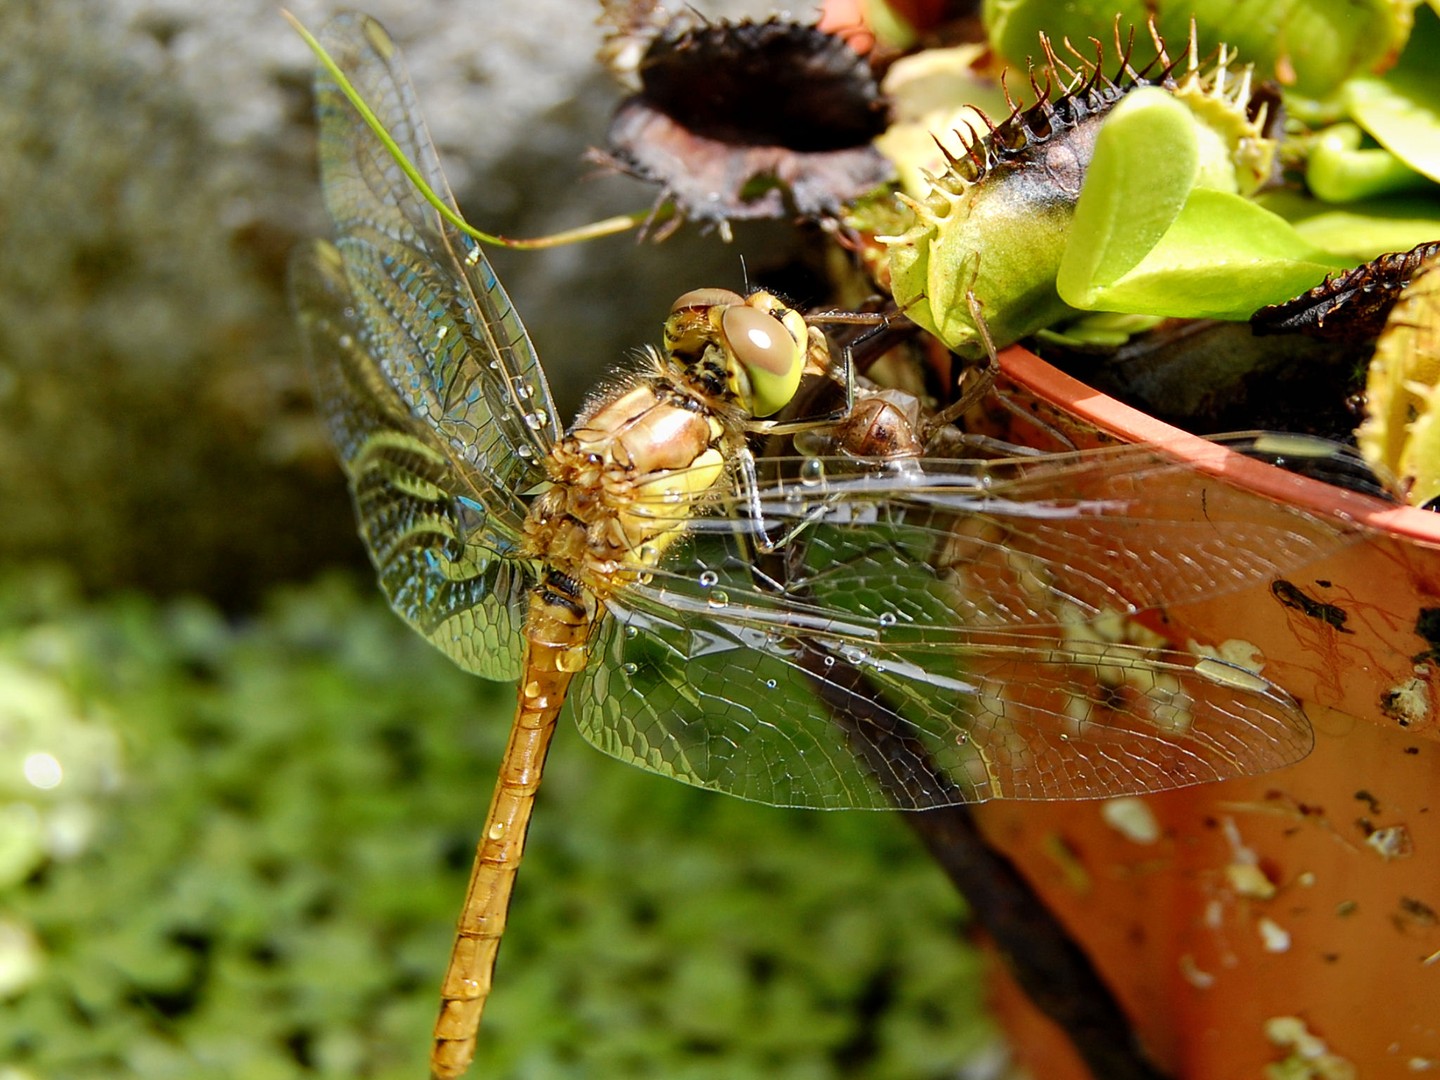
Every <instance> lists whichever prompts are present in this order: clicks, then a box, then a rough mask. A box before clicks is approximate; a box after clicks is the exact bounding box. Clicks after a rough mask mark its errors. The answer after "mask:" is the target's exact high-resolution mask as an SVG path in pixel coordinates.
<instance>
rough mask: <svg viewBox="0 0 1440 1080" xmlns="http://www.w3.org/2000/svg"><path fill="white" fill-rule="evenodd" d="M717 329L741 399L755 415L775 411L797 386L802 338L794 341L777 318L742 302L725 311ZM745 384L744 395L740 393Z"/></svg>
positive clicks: (802, 354) (802, 360)
mask: <svg viewBox="0 0 1440 1080" xmlns="http://www.w3.org/2000/svg"><path fill="white" fill-rule="evenodd" d="M787 313H788V312H787ZM797 318H798V315H797ZM720 326H721V329H722V330H723V331H724V333H725V344H726V346H727V347H728V349H729V351H730V355H731V356H732V357H733V358H734V360H735V363H736V364H737V365H738V366H739V370H737V371H733V372H732V379H733V380H734V382H735V384H736V385H737V390H739V391H740V398H741V400H742V401H745V402H746V403H747V404H748V405H749V407H750V411H751V413H752V414H753V415H755V416H770V415H771V414H773V413H777V412H779V411H780V410H781V409H783V408H784V407H785V406H786V405H788V404H789V403H790V399H791V398H793V397H794V396H795V391H796V390H797V389H798V388H799V386H800V375H801V374H802V372H803V371H804V369H805V344H804V343H805V341H806V340H807V339H806V337H805V336H803V335H802V337H801V338H800V339H799V340H797V339H796V337H795V335H794V334H793V333H792V332H791V330H790V329H789V327H787V326H786V325H785V323H783V322H781V320H780V319H778V318H776V317H775V316H774V315H772V314H770V313H769V312H767V311H762V310H760V309H759V308H757V307H752V306H750V305H749V304H743V303H742V304H736V305H734V306H732V307H729V308H726V309H725V313H724V315H723V316H722V317H721V321H720ZM802 326H803V323H802ZM747 383H748V386H749V393H748V394H746V393H744V391H743V388H744V387H745V385H746V384H747Z"/></svg>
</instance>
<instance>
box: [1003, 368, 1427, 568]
mask: <svg viewBox="0 0 1440 1080" xmlns="http://www.w3.org/2000/svg"><path fill="white" fill-rule="evenodd" d="M1000 368H1001V370H1002V371H1003V372H1004V373H1005V374H1006V375H1007V376H1008V377H1009V378H1010V379H1011V380H1012V381H1014V382H1016V383H1018V384H1019V385H1021V386H1023V387H1024V388H1025V389H1027V390H1029V391H1030V392H1031V393H1033V394H1034V395H1035V396H1036V397H1038V398H1040V399H1042V400H1044V401H1048V402H1050V403H1051V404H1054V405H1056V406H1059V407H1061V408H1063V409H1064V410H1065V411H1066V412H1067V413H1071V414H1073V415H1074V416H1076V417H1078V418H1080V419H1081V420H1083V421H1085V422H1086V423H1088V424H1090V425H1092V426H1094V427H1095V428H1097V429H1099V430H1100V431H1102V432H1104V433H1106V434H1108V435H1111V436H1113V437H1114V438H1117V439H1120V440H1122V441H1124V442H1148V443H1157V444H1159V445H1162V446H1164V447H1165V449H1166V450H1167V451H1168V452H1171V453H1174V454H1176V455H1177V456H1178V457H1180V458H1182V459H1184V460H1187V461H1189V462H1190V463H1191V464H1193V465H1194V467H1195V468H1197V469H1200V470H1201V471H1203V472H1207V473H1210V474H1212V475H1215V476H1224V477H1225V478H1226V479H1227V480H1229V481H1231V482H1233V483H1235V484H1237V485H1239V486H1241V487H1244V488H1247V489H1249V490H1251V491H1254V492H1255V493H1256V494H1259V495H1264V496H1266V497H1268V498H1271V499H1278V500H1281V501H1283V502H1287V503H1292V504H1294V505H1296V506H1299V507H1301V508H1303V509H1306V510H1311V511H1313V512H1315V513H1317V514H1322V515H1325V516H1329V517H1340V518H1343V519H1345V520H1347V521H1353V522H1355V523H1356V524H1358V525H1362V526H1364V527H1365V528H1368V529H1380V530H1383V531H1385V532H1387V533H1390V534H1392V535H1395V536H1398V537H1403V538H1405V539H1408V540H1411V541H1414V542H1416V543H1421V544H1426V545H1433V546H1437V547H1440V514H1437V513H1434V512H1432V511H1429V510H1420V509H1417V508H1415V507H1411V506H1397V505H1395V504H1394V503H1387V502H1385V501H1384V500H1381V499H1376V498H1372V497H1371V496H1368V495H1361V494H1359V493H1358V492H1352V491H1345V490H1343V489H1341V488H1337V487H1335V486H1334V485H1332V484H1327V483H1325V482H1324V481H1321V480H1312V479H1310V478H1308V477H1304V476H1297V475H1295V474H1294V473H1291V472H1287V471H1285V470H1284V469H1280V468H1277V467H1275V466H1273V465H1267V464H1265V463H1264V462H1262V461H1256V460H1254V459H1253V458H1248V457H1246V456H1245V455H1244V454H1240V453H1237V452H1236V451H1234V450H1230V449H1227V448H1226V447H1224V446H1220V445H1218V444H1216V443H1214V442H1211V441H1210V440H1208V439H1204V438H1201V437H1200V436H1198V435H1191V434H1190V433H1189V432H1186V431H1182V430H1181V429H1180V428H1177V427H1172V426H1171V425H1169V424H1167V423H1165V422H1163V421H1161V420H1157V419H1155V418H1154V417H1153V416H1149V415H1147V414H1146V413H1143V412H1141V411H1140V410H1139V409H1134V408H1131V407H1130V406H1129V405H1125V404H1123V403H1122V402H1120V401H1117V400H1115V399H1114V398H1112V397H1110V396H1108V395H1106V394H1103V393H1101V392H1100V391H1098V390H1096V389H1094V388H1093V387H1090V386H1087V385H1085V384H1084V383H1083V382H1081V381H1080V380H1078V379H1075V378H1072V377H1071V376H1069V375H1066V374H1065V373H1064V372H1063V371H1060V370H1059V369H1058V368H1056V367H1054V366H1052V365H1051V364H1048V363H1046V362H1045V361H1044V360H1042V359H1040V357H1038V356H1036V355H1035V354H1034V353H1032V352H1030V351H1029V350H1027V349H1024V348H1021V347H1020V346H1013V347H1011V348H1009V349H1006V350H1005V351H1004V352H1003V353H1001V354H1000Z"/></svg>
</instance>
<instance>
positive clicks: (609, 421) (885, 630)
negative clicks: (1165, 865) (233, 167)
mask: <svg viewBox="0 0 1440 1080" xmlns="http://www.w3.org/2000/svg"><path fill="white" fill-rule="evenodd" d="M320 41H321V43H322V44H321V48H323V50H324V51H325V52H327V53H328V55H329V56H330V57H332V58H333V60H334V63H335V64H336V65H337V66H336V68H335V69H334V70H335V71H338V72H340V73H343V76H344V77H345V78H346V79H347V80H348V81H349V83H350V84H351V86H352V87H353V89H354V91H355V92H357V94H358V96H359V97H360V98H362V99H363V100H364V101H365V102H366V103H368V106H369V108H370V109H371V110H372V112H373V119H374V125H373V126H372V124H371V123H369V122H367V121H366V120H365V119H363V118H362V116H361V115H360V114H359V113H358V112H357V111H356V109H355V108H354V107H353V105H352V104H351V101H350V100H349V99H348V98H347V97H346V95H345V93H344V92H342V88H341V86H340V84H339V83H338V82H337V80H336V76H335V74H334V73H332V71H331V70H330V69H327V68H326V67H324V66H323V65H322V66H321V67H320V69H319V74H318V75H317V83H316V93H317V111H318V118H319V144H320V167H321V179H322V186H323V192H324V199H325V203H326V206H327V208H328V210H329V214H330V217H331V218H332V219H333V223H334V228H335V236H334V238H333V239H332V240H319V241H315V242H313V243H310V244H307V245H306V246H304V247H303V248H302V249H301V250H300V251H299V252H298V253H297V254H296V256H295V258H294V261H293V265H292V271H291V290H292V296H293V300H294V305H295V308H296V311H297V313H298V318H299V322H300V326H301V329H302V337H303V339H304V342H305V345H306V349H307V352H308V354H309V357H310V361H311V366H312V369H313V376H314V381H315V385H316V388H317V397H318V401H319V404H320V408H321V411H322V413H323V415H324V417H325V419H326V420H327V421H328V424H329V428H330V431H331V434H332V436H333V439H334V442H335V444H336V447H337V448H338V451H339V457H340V460H341V463H342V465H343V468H344V471H345V473H346V474H347V476H348V480H349V485H350V488H351V490H352V493H353V497H354V502H355V506H356V510H357V515H358V518H359V523H360V533H361V537H362V538H363V541H364V544H365V546H366V548H367V549H368V552H369V554H370V557H371V559H372V561H373V563H374V566H375V569H376V571H377V574H378V577H379V583H380V586H381V589H382V590H383V592H384V593H385V595H386V596H387V597H388V599H389V602H390V604H391V605H392V606H393V608H394V609H395V611H396V612H398V613H399V615H400V616H402V617H403V618H404V619H405V620H406V621H407V622H408V623H409V624H410V625H411V626H412V627H413V628H414V629H415V630H417V631H418V632H419V633H420V634H422V635H423V636H424V637H425V638H427V639H428V640H429V641H430V642H431V643H432V644H433V645H434V646H435V647H437V648H438V649H440V650H441V651H442V652H444V653H445V654H446V655H448V656H449V657H450V658H451V659H452V660H453V661H454V662H455V663H457V664H458V665H459V666H460V667H462V668H464V669H465V670H467V671H469V672H473V673H474V674H476V675H479V676H482V677H484V678H487V679H494V680H515V681H516V682H517V685H518V690H517V703H516V708H515V714H514V721H513V724H512V727H511V731H510V736H509V741H508V745H507V746H506V749H505V751H504V755H503V757H502V759H501V763H500V768H499V776H498V780H497V782H496V785H495V789H494V794H493V797H492V801H491V803H490V808H489V813H488V815H487V818H486V821H485V824H484V826H483V829H482V832H481V837H480V841H479V844H478V848H477V852H476V856H475V861H474V868H473V872H472V875H471V879H470V885H469V891H468V894H467V896H466V899H465V904H464V908H463V911H462V914H461V916H460V919H459V923H458V927H457V934H456V940H455V944H454V948H453V952H452V956H451V959H450V964H449V968H448V970H447V973H446V975H445V978H444V981H443V984H442V989H441V1009H440V1016H439V1020H438V1022H437V1024H436V1027H435V1031H434V1043H433V1048H432V1058H431V1071H432V1073H433V1075H434V1076H436V1077H442V1078H451V1077H457V1076H460V1075H462V1074H463V1073H464V1072H465V1071H466V1069H467V1067H468V1065H469V1063H470V1061H471V1059H472V1056H473V1054H474V1049H475V1041H476V1037H477V1031H478V1027H479V1022H480V1015H481V1012H482V1010H483V1008H484V1005H485V1002H486V999H487V997H488V995H489V993H490V989H491V984H492V979H493V973H494V967H495V960H496V955H497V951H498V949H499V945H500V940H501V935H502V934H503V932H504V928H505V920H506V917H507V912H508V908H509V903H510V897H511V892H512V887H513V885H514V882H515V877H516V873H517V870H518V868H519V865H520V861H521V856H522V853H523V848H524V843H525V835H526V830H527V827H528V823H529V821H530V817H531V811H532V808H533V805H534V801H535V796H536V792H537V789H538V786H539V784H540V780H541V773H542V769H543V766H544V761H545V756H546V751H547V748H548V746H549V745H550V741H551V736H552V734H553V733H554V731H555V728H556V724H557V718H558V716H559V713H560V711H561V709H562V706H564V705H566V704H568V706H569V708H570V710H571V712H572V714H573V717H574V720H575V722H576V724H577V726H578V727H579V729H580V733H581V735H582V736H583V737H584V738H585V739H586V740H587V741H589V742H590V743H591V744H593V745H594V746H596V747H597V748H599V749H600V750H602V751H603V752H605V753H606V754H609V755H611V756H613V757H616V758H619V759H620V760H622V761H625V762H628V763H630V764H632V765H636V766H639V767H640V768H642V769H647V770H650V771H652V772H655V773H659V774H663V775H666V776H669V777H673V778H674V779H676V780H678V781H681V782H684V783H687V784H692V785H696V786H699V787H702V788H708V789H712V790H715V791H719V792H726V793H729V794H730V795H734V796H738V797H740V798H743V799H749V800H755V801H759V802H763V803H770V804H773V805H776V806H782V807H809V808H820V809H841V808H865V809H882V808H899V809H902V810H924V809H927V808H932V807H937V806H945V805H954V804H957V803H969V802H982V801H984V800H987V799H992V798H1010V799H1086V798H1099V797H1105V796H1115V795H1123V794H1135V793H1143V792H1153V791H1159V790H1163V789H1167V788H1174V787H1179V786H1183V785H1189V784H1195V783H1201V782H1207V781H1215V780H1223V779H1226V778H1231V777H1238V776H1245V775H1251V774H1256V773H1260V772H1264V771H1267V770H1271V769H1275V768H1279V767H1281V766H1284V765H1287V764H1290V763H1292V762H1295V761H1297V760H1299V759H1300V758H1302V757H1303V756H1304V755H1305V754H1306V753H1307V752H1308V750H1309V748H1310V745H1311V739H1312V736H1311V730H1310V726H1309V724H1308V722H1307V721H1306V719H1305V717H1304V714H1303V712H1302V711H1301V710H1300V708H1299V706H1298V705H1297V703H1296V702H1295V701H1294V700H1293V699H1292V698H1291V697H1290V696H1289V695H1287V694H1286V693H1285V692H1284V691H1283V690H1282V689H1280V688H1279V687H1276V686H1274V685H1272V684H1271V683H1270V682H1268V681H1267V680H1266V679H1264V678H1263V677H1262V676H1260V675H1258V674H1256V673H1255V672H1254V671H1252V670H1249V669H1248V668H1246V667H1242V666H1239V665H1237V664H1232V663H1230V662H1227V661H1226V660H1223V659H1219V658H1217V657H1216V656H1215V655H1214V654H1213V653H1207V652H1206V651H1205V650H1200V651H1191V650H1187V649H1184V648H1175V647H1172V645H1171V644H1170V643H1169V642H1166V641H1165V640H1163V639H1162V638H1159V637H1158V636H1157V635H1154V634H1150V635H1148V636H1147V635H1146V634H1144V633H1139V632H1136V630H1135V623H1134V617H1136V616H1137V613H1143V612H1146V611H1155V610H1159V609H1163V608H1164V607H1165V606H1167V605H1173V604H1181V603H1185V602H1187V601H1194V600H1198V599H1201V598H1205V597H1210V596H1213V595H1216V594H1217V593H1223V592H1225V591H1227V590H1238V589H1242V588H1245V587H1247V586H1250V585H1253V584H1256V583H1259V582H1262V581H1265V580H1268V579H1270V578H1272V577H1274V576H1275V575H1277V574H1279V573H1281V572H1282V571H1284V570H1286V569H1288V568H1292V567H1294V566H1296V565H1300V564H1303V563H1305V562H1308V561H1311V560H1313V559H1315V558H1318V557H1320V556H1321V555H1323V554H1325V553H1327V552H1328V551H1330V550H1332V549H1334V548H1335V547H1336V546H1337V545H1339V544H1341V543H1343V542H1344V541H1345V539H1346V532H1345V529H1344V527H1343V526H1342V525H1341V524H1337V523H1333V522H1329V521H1325V520H1322V519H1320V518H1317V517H1310V516H1306V515H1303V514H1300V513H1297V512H1294V511H1292V510H1289V509H1285V508H1282V507H1280V506H1278V505H1274V504H1271V503H1269V502H1267V501H1265V500H1263V499H1261V498H1259V497H1256V496H1250V495H1245V494H1243V493H1240V492H1237V491H1235V490H1233V489H1231V488H1229V487H1227V486H1225V485H1224V484H1222V483H1221V482H1220V481H1218V480H1215V479H1213V478H1211V477H1208V476H1205V475H1203V474H1200V473H1198V472H1197V473H1195V474H1194V475H1193V476H1191V477H1189V479H1188V481H1187V482H1186V483H1184V484H1178V485H1177V484H1174V483H1168V482H1167V481H1170V480H1173V479H1174V478H1175V477H1176V476H1177V474H1180V475H1183V474H1185V473H1186V472H1187V471H1188V470H1189V468H1190V467H1189V466H1185V465H1181V464H1179V463H1177V462H1176V461H1175V459H1174V458H1173V457H1171V456H1170V455H1167V454H1166V453H1165V452H1164V449H1163V447H1155V446H1149V447H1125V448H1107V449H1101V450H1090V451H1083V452H1075V453H1065V454H1052V455H1044V456H1040V457H1012V458H994V457H991V458H985V457H980V456H977V455H974V454H971V455H969V456H955V455H954V452H953V451H951V452H950V456H947V454H946V452H944V451H943V448H944V447H946V446H954V445H956V444H955V443H954V441H953V440H947V439H936V438H931V437H929V435H928V434H927V432H926V424H927V423H929V421H927V420H926V419H925V411H924V410H923V408H921V407H920V405H919V402H918V400H916V399H913V398H912V399H910V404H911V405H912V406H913V408H912V409H911V411H910V413H908V414H905V415H900V413H901V412H903V410H897V412H896V415H895V416H892V417H889V420H888V421H887V422H886V423H888V424H889V430H890V434H891V436H892V437H890V438H885V439H881V438H878V437H877V435H876V432H877V431H884V430H887V427H886V423H879V424H876V423H868V422H867V423H862V424H856V423H854V421H855V419H856V417H857V415H858V413H859V411H860V408H861V406H862V405H865V406H868V407H869V415H871V416H872V417H881V418H882V419H884V418H885V416H886V415H887V414H886V410H887V409H888V408H890V406H889V405H888V404H887V403H886V402H885V401H883V400H881V399H880V398H879V397H878V396H877V394H876V393H875V392H870V391H866V390H865V389H864V388H863V387H861V388H860V389H859V390H858V391H857V389H856V381H857V380H856V376H855V375H854V372H853V371H852V370H850V366H849V365H847V364H845V363H844V362H843V354H842V356H841V357H840V358H838V359H837V358H835V357H832V355H831V353H832V351H833V350H832V349H831V348H830V346H829V341H828V338H827V337H826V335H825V333H824V332H823V331H821V330H820V329H819V328H818V327H817V326H816V325H813V324H812V323H811V322H807V320H806V319H805V318H804V317H803V316H802V314H801V313H800V312H799V311H798V310H796V309H795V308H793V307H791V306H789V305H788V304H786V303H785V302H783V301H782V300H780V299H779V298H777V297H775V296H773V295H771V294H769V293H765V292H753V293H751V294H750V295H748V296H742V295H740V294H738V293H734V292H728V291H725V290H715V289H700V290H697V291H694V292H690V293H687V294H685V295H684V296H682V297H681V298H680V299H679V300H678V301H677V302H676V303H675V305H674V306H673V307H672V309H671V311H670V313H669V315H668V317H667V319H666V320H665V324H664V330H663V341H664V347H663V348H662V349H657V350H651V352H650V353H649V354H648V355H647V357H646V359H645V360H644V362H643V364H641V365H640V366H638V367H636V368H634V369H632V370H629V371H626V372H622V373H620V374H618V375H616V376H614V377H612V379H611V380H610V381H609V382H608V383H607V384H605V385H604V386H603V387H602V388H601V389H600V390H599V391H597V392H596V393H595V394H593V395H592V397H591V398H590V400H589V402H588V403H587V404H586V405H585V407H584V408H583V409H582V411H581V413H580V415H579V416H578V418H577V419H576V420H575V421H574V423H573V424H572V425H571V426H570V427H569V428H568V429H566V430H562V429H561V427H560V426H559V423H558V421H557V418H556V412H555V407H554V405H553V403H552V400H551V396H550V391H549V387H548V385H547V382H546V379H545V375H544V372H543V370H542V369H541V366H540V363H539V360H538V358H537V356H536V353H535V350H534V348H533V346H532V344H531V341H530V338H529V336H528V334H527V332H526V330H525V327H524V325H523V324H522V322H521V320H520V317H519V316H518V314H517V313H516V311H515V308H514V306H513V305H512V303H511V301H510V299H509V298H508V297H507V295H506V293H505V290H504V288H503V286H502V285H501V283H500V281H499V280H498V279H497V277H496V275H495V272H494V270H493V269H492V268H491V266H490V263H489V261H488V260H487V259H486V257H485V254H484V252H483V249H482V246H481V245H480V243H478V242H477V241H476V240H475V239H473V238H472V237H471V236H470V235H468V234H467V233H466V232H464V231H463V230H462V229H460V228H459V227H458V226H457V225H456V223H455V222H456V221H457V220H459V219H458V209H457V208H456V207H455V203H454V199H453V196H452V195H451V194H450V192H449V189H448V187H447V186H446V183H445V180H444V177H443V175H442V173H441V170H440V164H439V159H438V155H437V152H436V149H435V146H434V144H433V143H432V141H431V139H430V137H429V135H428V134H427V132H426V129H425V125H424V122H423V120H422V118H421V115H420V111H419V108H418V105H417V102H416V96H415V91H414V89H413V87H412V85H411V82H410V80H409V78H408V77H407V75H406V73H405V70H404V67H403V63H402V59H401V57H400V54H399V51H398V49H397V47H396V46H395V44H394V42H393V41H392V40H391V39H390V38H389V37H388V36H387V34H386V33H385V31H384V30H383V29H382V28H381V27H380V25H379V24H378V23H376V22H375V21H373V20H371V19H369V18H367V17H365V16H362V15H357V14H350V15H344V16H341V17H340V18H338V19H337V20H335V21H334V22H332V23H331V24H330V25H329V26H328V27H327V29H326V30H325V31H324V32H323V34H322V35H321V38H320ZM377 127H378V128H380V129H382V130H384V131H386V132H388V136H389V139H390V142H391V145H388V146H387V145H386V143H385V142H383V141H382V140H381V139H380V138H379V137H378V135H377V134H376V128H377ZM401 159H408V161H409V162H410V163H412V164H413V168H414V169H415V170H416V171H417V174H418V175H419V176H420V177H422V178H423V180H424V181H425V182H426V183H428V185H429V186H430V188H431V189H432V190H433V191H434V192H435V193H438V195H439V197H440V199H441V200H442V201H443V205H444V206H445V207H446V208H447V209H448V211H450V212H449V213H447V214H443V215H442V214H441V213H440V212H439V211H438V210H437V208H436V207H435V206H434V205H432V203H430V202H427V201H426V199H425V198H424V197H422V194H421V192H420V190H419V189H418V188H417V186H416V184H415V183H414V182H412V179H411V178H410V176H408V175H407V173H406V172H405V171H404V169H403V168H402V167H401ZM817 377H818V378H820V379H822V380H829V381H830V385H832V386H840V385H843V386H844V387H845V389H846V391H847V394H846V397H845V405H844V406H843V407H842V409H841V410H840V411H841V412H843V413H845V416H844V417H843V419H844V420H845V423H844V424H840V423H835V422H834V421H835V419H836V417H835V416H834V415H827V416H821V417H818V418H815V419H812V420H806V419H805V418H803V417H801V418H799V419H794V418H789V419H777V417H779V416H781V415H782V412H783V410H784V409H785V407H786V406H787V405H789V404H790V403H791V400H792V399H793V398H795V397H797V386H798V385H799V383H800V382H801V381H802V380H803V381H805V382H806V383H807V385H808V384H811V383H813V382H814V380H815V379H816V378H817ZM882 393H891V394H892V395H893V394H894V393H896V392H882ZM902 397H903V395H902ZM787 425H789V426H788V427H787ZM797 429H798V430H800V432H801V433H800V435H793V434H792V435H791V437H789V438H787V432H791V433H793V431H794V430H797ZM857 431H858V432H861V433H862V434H860V435H856V434H855V432H857ZM896 431H899V432H900V433H901V434H902V435H905V436H907V437H906V438H900V439H896V438H894V437H893V436H894V434H895V432H896ZM847 433H848V434H847ZM950 434H954V432H953V430H952V431H951V432H950ZM777 440H778V441H779V442H780V443H781V444H783V445H781V446H780V448H779V449H778V450H777V449H775V448H774V447H775V444H776V442H777ZM802 448H803V449H802ZM937 448H939V449H937Z"/></svg>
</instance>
